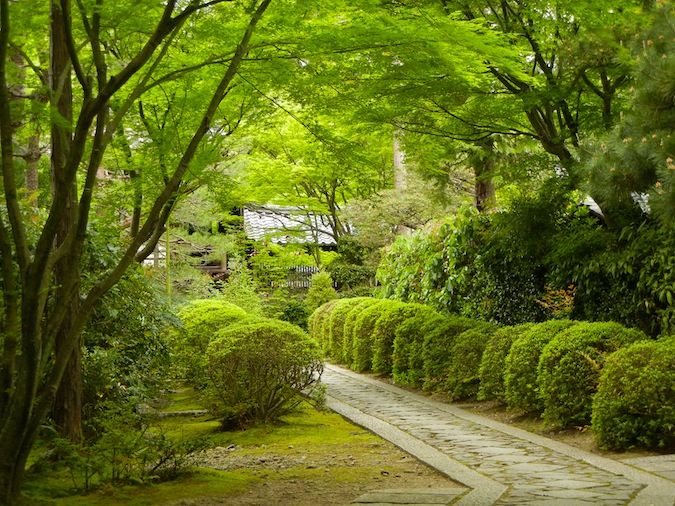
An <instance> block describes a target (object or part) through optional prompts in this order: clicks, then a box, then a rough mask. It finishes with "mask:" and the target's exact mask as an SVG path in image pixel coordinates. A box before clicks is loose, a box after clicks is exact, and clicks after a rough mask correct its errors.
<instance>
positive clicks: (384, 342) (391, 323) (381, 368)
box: [373, 304, 428, 374]
mask: <svg viewBox="0 0 675 506" xmlns="http://www.w3.org/2000/svg"><path fill="white" fill-rule="evenodd" d="M427 310H428V308H427V307H425V306H423V305H421V304H402V305H396V306H392V307H391V309H389V310H387V311H384V312H383V313H382V316H380V318H379V319H378V320H377V322H376V323H375V327H374V328H373V371H375V372H378V373H381V374H391V372H392V362H393V353H394V340H395V337H396V331H397V329H398V328H399V326H400V325H401V324H403V323H404V322H405V321H406V320H408V319H410V318H414V317H415V316H419V315H420V314H425V312H426V311H427Z"/></svg>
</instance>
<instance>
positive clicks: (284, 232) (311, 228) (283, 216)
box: [244, 205, 335, 246]
mask: <svg viewBox="0 0 675 506" xmlns="http://www.w3.org/2000/svg"><path fill="white" fill-rule="evenodd" d="M244 232H245V233H246V237H248V238H249V239H253V240H256V241H257V240H261V239H266V238H267V239H269V240H271V241H272V242H274V243H277V244H288V243H296V244H320V245H322V246H333V245H335V239H334V238H333V236H332V235H331V229H330V227H329V226H328V224H327V220H326V218H325V217H324V216H322V215H320V214H315V213H312V212H309V211H303V210H302V209H299V208H296V207H282V206H275V205H265V206H247V207H245V208H244Z"/></svg>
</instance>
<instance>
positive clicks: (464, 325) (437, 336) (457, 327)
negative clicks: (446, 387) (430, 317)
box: [422, 316, 488, 391]
mask: <svg viewBox="0 0 675 506" xmlns="http://www.w3.org/2000/svg"><path fill="white" fill-rule="evenodd" d="M485 325H488V324H487V323H485V322H481V321H479V320H472V319H470V318H464V317H461V316H447V317H444V318H443V320H442V321H440V322H438V324H437V326H436V327H434V328H431V329H430V330H429V332H428V333H427V334H426V335H425V336H424V342H423V343H422V361H423V363H424V383H423V384H422V386H423V388H424V390H428V391H434V390H437V389H438V388H440V387H441V385H442V384H443V383H444V382H445V379H446V374H447V370H448V365H449V363H450V357H451V350H452V346H453V344H454V342H455V338H456V337H457V336H458V335H459V334H461V333H462V332H464V331H466V330H469V329H471V328H475V327H479V326H485Z"/></svg>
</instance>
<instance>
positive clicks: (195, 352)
mask: <svg viewBox="0 0 675 506" xmlns="http://www.w3.org/2000/svg"><path fill="white" fill-rule="evenodd" d="M178 316H179V317H180V319H181V320H182V322H183V328H182V329H180V331H179V332H178V333H177V335H176V339H175V343H174V344H173V349H174V355H175V361H176V365H177V366H178V368H179V369H180V375H181V376H183V377H184V378H185V379H186V380H187V381H188V382H189V383H190V385H192V386H194V387H197V388H202V387H203V386H204V382H205V380H206V377H205V370H204V366H205V364H206V358H205V353H206V350H207V349H208V346H209V343H210V342H211V339H212V338H213V336H214V335H215V334H216V333H217V332H218V331H219V330H221V329H224V328H226V327H228V326H230V325H233V324H235V323H237V322H239V321H241V320H243V319H245V318H247V317H250V316H251V315H249V314H248V313H247V312H246V311H244V310H243V309H242V308H240V307H239V306H236V305H234V304H232V303H230V302H227V301H224V300H221V299H198V300H194V301H192V302H189V303H188V304H186V305H185V306H183V307H182V308H181V309H180V310H179V312H178Z"/></svg>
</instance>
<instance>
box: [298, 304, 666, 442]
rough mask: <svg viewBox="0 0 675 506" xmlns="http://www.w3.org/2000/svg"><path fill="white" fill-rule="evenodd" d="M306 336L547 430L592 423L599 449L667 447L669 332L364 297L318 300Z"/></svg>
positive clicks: (338, 355)
mask: <svg viewBox="0 0 675 506" xmlns="http://www.w3.org/2000/svg"><path fill="white" fill-rule="evenodd" d="M310 333H311V335H312V336H313V337H315V338H316V340H317V341H318V342H319V343H320V345H321V347H322V349H323V350H324V352H325V353H326V355H327V356H328V357H329V358H330V359H331V360H333V361H335V362H337V363H341V364H344V365H346V366H348V367H350V368H352V369H354V370H356V371H374V372H378V373H381V374H387V375H391V376H392V377H393V379H394V382H396V383H397V384H401V385H405V386H412V387H417V388H423V389H424V390H427V391H430V392H435V393H442V394H445V395H446V396H447V397H448V398H449V399H451V400H463V399H470V398H478V399H481V400H496V401H500V402H503V403H505V404H506V405H507V406H508V407H509V408H510V409H513V410H517V411H520V412H523V413H531V414H535V415H539V416H542V417H543V419H544V421H545V422H546V423H547V424H548V425H550V426H552V427H557V428H563V427H568V426H573V425H585V424H589V423H592V425H593V427H594V430H595V434H596V437H597V440H598V443H599V444H600V445H601V446H603V447H606V448H613V449H623V448H630V447H633V446H647V447H657V446H658V447H668V446H672V445H674V444H675V338H668V339H663V340H661V341H651V340H649V338H648V337H647V336H646V335H645V334H644V333H642V332H641V331H639V330H635V329H629V328H626V327H624V326H622V325H620V324H618V323H612V322H598V323H588V322H577V321H571V320H551V321H547V322H544V323H538V324H531V323H529V324H523V325H516V326H508V327H495V326H494V325H492V324H489V323H486V322H483V321H479V320H474V319H470V318H464V317H459V316H453V315H447V314H440V313H438V312H436V311H434V310H433V309H431V308H430V307H428V306H423V305H420V304H410V303H403V302H398V301H393V300H388V299H373V298H364V297H361V298H355V299H342V300H339V301H331V302H330V303H328V304H325V305H324V306H321V307H320V308H318V309H317V310H316V311H315V313H314V314H313V315H312V316H311V317H310ZM605 364H607V366H606V367H605Z"/></svg>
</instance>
